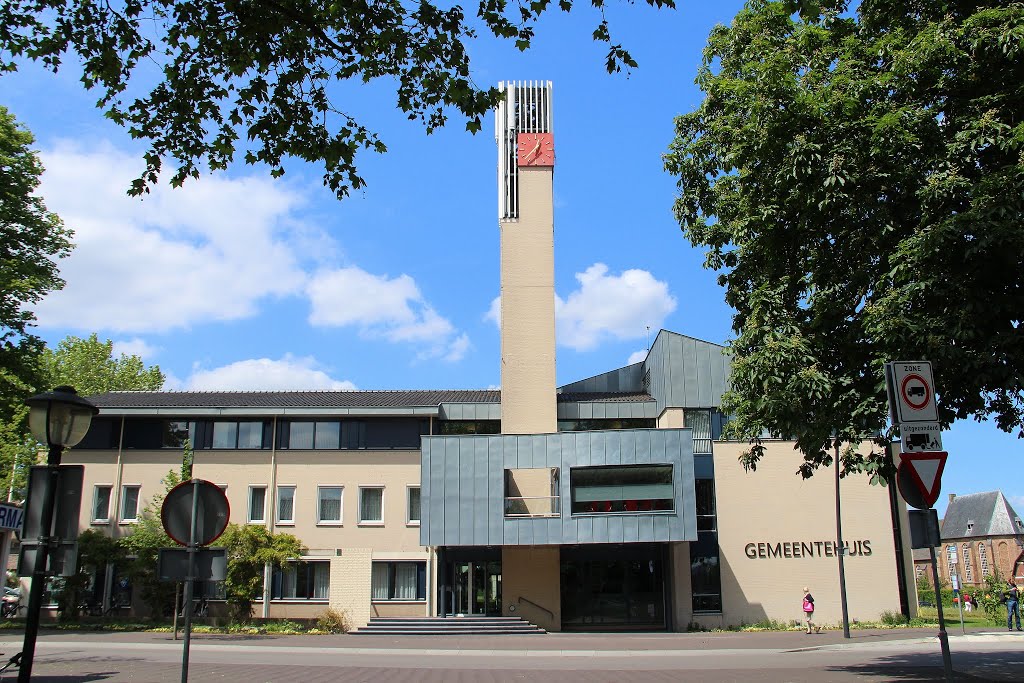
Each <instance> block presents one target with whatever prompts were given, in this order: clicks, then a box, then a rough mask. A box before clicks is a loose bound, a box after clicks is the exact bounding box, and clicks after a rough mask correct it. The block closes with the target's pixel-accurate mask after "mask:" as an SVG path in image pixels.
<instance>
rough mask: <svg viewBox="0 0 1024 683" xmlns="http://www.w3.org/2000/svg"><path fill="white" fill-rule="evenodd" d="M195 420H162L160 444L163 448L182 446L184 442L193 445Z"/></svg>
mask: <svg viewBox="0 0 1024 683" xmlns="http://www.w3.org/2000/svg"><path fill="white" fill-rule="evenodd" d="M195 432H196V423H195V422H184V421H178V420H167V421H166V422H164V428H163V437H162V445H163V447H164V448H182V447H183V446H184V445H185V444H192V446H193V448H194V447H195Z"/></svg>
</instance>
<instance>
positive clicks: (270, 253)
mask: <svg viewBox="0 0 1024 683" xmlns="http://www.w3.org/2000/svg"><path fill="white" fill-rule="evenodd" d="M42 157H43V161H44V164H45V166H46V169H47V170H46V172H45V174H44V175H43V181H42V186H41V189H40V191H41V194H42V195H43V197H44V198H45V200H46V204H47V207H48V208H49V209H50V210H51V211H54V212H56V213H58V214H59V215H60V216H61V217H62V218H63V219H64V223H65V224H66V225H67V226H68V227H70V228H72V229H73V230H74V231H75V236H74V242H75V245H76V246H75V249H74V251H73V252H72V254H71V256H70V257H69V258H67V259H65V260H63V261H62V262H61V264H60V269H61V276H62V277H63V278H64V279H65V280H66V282H67V285H66V287H65V288H64V289H63V290H62V291H59V292H54V293H53V294H51V295H49V296H47V297H46V298H45V299H44V300H43V301H42V302H41V303H40V304H39V305H38V306H37V307H36V314H37V316H38V319H39V324H40V326H41V327H67V328H71V329H77V330H88V331H94V330H113V331H117V332H159V331H167V330H171V329H176V328H186V327H189V326H190V325H193V324H196V323H201V322H205V321H218V320H235V319H239V318H245V317H248V316H252V315H254V314H255V313H256V312H257V308H258V304H259V302H260V300H261V299H264V298H266V297H277V296H288V295H293V294H297V293H300V292H301V291H302V285H303V284H304V282H305V279H306V276H305V274H304V272H303V270H302V268H301V266H300V263H299V261H300V258H299V253H300V252H299V248H298V247H297V246H296V245H301V244H305V243H309V242H313V243H317V240H318V236H317V235H318V231H316V230H313V229H311V228H309V227H308V226H305V225H302V224H301V223H299V222H298V221H296V220H295V219H294V218H293V213H294V211H295V210H296V209H297V208H298V207H299V206H300V205H301V204H302V203H303V197H302V195H301V194H300V193H299V192H297V191H295V190H293V189H291V188H290V187H289V186H288V185H287V184H285V183H283V182H273V181H271V180H270V179H267V178H262V177H257V176H248V177H241V178H229V177H227V176H224V175H216V176H204V177H203V178H202V179H201V180H198V181H190V182H188V183H186V184H185V186H184V187H182V188H178V189H173V188H171V187H170V186H169V185H168V184H166V183H163V184H160V185H158V186H155V187H153V188H152V193H151V194H149V195H147V196H145V197H144V198H142V199H139V198H135V197H128V196H126V195H125V189H126V188H127V187H128V184H129V182H130V180H131V179H132V178H133V177H134V176H135V175H136V174H137V172H138V170H139V162H138V160H137V158H136V157H134V156H130V155H128V154H125V153H123V152H120V151H118V150H116V149H114V148H112V147H111V146H109V145H99V146H96V147H94V148H92V149H86V148H84V147H83V146H81V145H77V144H72V143H61V144H60V145H58V146H57V147H56V149H54V150H51V151H49V152H44V153H43V154H42ZM325 251H327V249H326V247H324V246H323V245H322V244H320V246H318V249H317V253H319V254H323V253H325Z"/></svg>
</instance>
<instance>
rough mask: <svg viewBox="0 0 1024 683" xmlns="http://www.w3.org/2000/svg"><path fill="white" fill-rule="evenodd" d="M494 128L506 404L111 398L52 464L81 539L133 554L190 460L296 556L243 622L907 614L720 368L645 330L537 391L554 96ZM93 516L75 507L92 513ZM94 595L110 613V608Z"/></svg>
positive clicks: (700, 348) (883, 560)
mask: <svg viewBox="0 0 1024 683" xmlns="http://www.w3.org/2000/svg"><path fill="white" fill-rule="evenodd" d="M501 87H502V88H503V89H504V91H505V93H506V100H505V101H504V102H503V103H502V105H501V106H500V107H499V109H498V111H497V113H496V137H497V143H498V199H499V201H498V205H499V210H498V213H499V234H500V241H501V264H500V272H501V371H502V376H501V390H500V392H499V391H448V390H431V391H374V392H213V393H192V392H116V393H110V394H104V395H101V396H96V397H92V400H93V401H94V402H95V403H96V405H97V406H98V407H99V408H100V415H99V416H98V418H97V419H96V420H95V423H94V425H93V427H92V429H91V430H90V433H89V435H88V436H87V437H86V440H85V441H84V442H83V443H82V444H80V445H79V446H78V447H76V448H75V449H74V450H73V451H71V452H70V453H68V455H67V456H66V457H65V462H67V463H81V464H84V465H85V477H86V482H85V489H84V490H85V492H86V493H85V494H84V501H83V506H82V520H81V522H82V527H83V528H99V529H104V530H106V531H107V532H108V533H110V534H112V535H118V534H122V533H127V532H129V530H130V525H131V523H132V522H133V520H135V519H137V518H138V515H139V511H140V509H141V508H142V506H144V505H145V502H146V501H147V500H149V499H151V498H152V496H153V495H154V494H158V493H162V492H163V485H162V484H161V479H162V478H163V477H164V476H165V475H166V474H167V472H168V471H169V470H171V469H176V468H178V467H179V466H180V462H181V452H182V447H183V445H184V444H185V443H189V444H191V445H192V447H193V448H194V453H195V457H194V468H193V474H194V476H196V477H199V478H202V479H207V480H209V481H212V482H214V483H216V484H218V485H221V486H222V487H224V489H225V492H226V494H227V497H228V500H229V502H230V504H231V519H232V521H233V522H236V523H239V524H258V525H264V526H266V527H267V528H268V529H270V530H272V531H274V532H288V533H292V534H294V535H296V536H297V537H299V538H300V539H301V540H302V542H303V543H304V545H305V546H306V548H307V549H308V550H307V552H306V553H305V555H304V556H303V557H301V558H296V559H295V561H294V562H293V563H291V564H290V565H289V566H288V567H287V568H285V569H275V568H268V569H267V572H266V576H265V581H264V599H263V601H262V602H261V603H260V604H259V606H258V610H259V613H258V616H266V617H284V616H288V617H314V616H316V615H317V614H318V613H320V612H322V611H323V610H324V609H325V608H326V607H328V606H330V607H334V608H339V609H344V610H345V612H346V613H347V614H348V617H349V620H350V622H351V623H352V624H354V625H356V626H359V625H362V624H365V623H366V622H367V621H368V620H369V619H370V618H372V617H376V616H399V615H408V616H449V617H459V616H466V615H510V616H511V615H516V616H522V617H523V618H525V619H527V620H529V621H531V622H533V623H535V624H538V625H539V626H542V627H544V628H547V629H549V630H610V629H615V630H685V629H687V628H689V627H691V626H694V625H696V626H700V627H714V626H726V625H735V624H740V623H754V622H757V621H762V620H765V619H775V620H782V621H790V620H795V619H799V618H800V616H801V613H800V604H801V598H802V595H803V593H802V589H803V587H804V586H808V587H810V588H811V590H812V591H813V592H814V594H815V597H816V598H817V603H816V604H817V607H818V613H817V616H818V618H819V619H820V621H822V622H823V623H828V622H837V621H839V619H840V599H839V595H838V569H837V564H838V559H837V558H838V554H839V553H840V552H844V553H845V555H846V577H847V591H848V599H849V605H850V615H851V617H853V618H859V619H862V620H866V619H877V618H878V616H879V615H880V614H881V613H882V612H884V611H904V612H907V611H908V610H909V611H911V612H912V611H913V610H914V609H915V608H916V599H914V598H915V596H914V595H913V590H914V586H913V569H912V562H911V560H910V554H909V550H907V551H904V548H907V549H909V539H908V538H907V534H906V532H905V529H906V524H905V517H906V511H905V507H904V506H903V505H902V503H901V502H900V501H898V500H896V498H894V496H893V491H892V490H891V489H886V488H884V487H873V486H870V485H868V483H867V479H866V478H864V477H858V476H851V477H847V478H845V479H844V480H843V481H842V485H841V486H842V498H843V505H844V508H843V510H844V512H843V529H844V535H845V538H844V544H843V546H844V547H842V548H840V546H839V544H838V543H837V541H836V539H835V503H834V500H835V489H834V486H835V484H834V482H833V480H832V478H831V477H829V476H817V477H813V478H812V479H809V480H803V479H801V478H800V477H799V476H798V475H797V474H796V470H797V467H798V465H799V464H800V461H801V459H800V456H799V453H798V452H797V451H795V450H794V444H793V442H789V441H771V440H769V441H767V442H766V447H767V453H766V456H765V458H764V460H763V462H762V464H761V465H759V466H758V469H757V471H756V472H746V471H744V470H743V468H742V466H741V465H740V464H739V461H738V456H739V454H740V452H741V451H742V450H743V445H742V444H737V443H730V442H726V441H723V440H722V439H721V435H722V428H723V423H724V420H725V417H724V416H723V414H722V412H721V397H722V394H723V393H724V391H725V390H726V388H727V384H728V380H729V362H728V356H727V355H726V354H725V349H724V348H723V347H722V346H720V345H717V344H713V343H710V342H706V341H701V340H698V339H693V338H691V337H687V336H684V335H681V334H677V333H674V332H669V331H666V330H662V331H660V332H659V334H658V335H657V337H656V338H655V340H654V342H653V344H652V345H651V348H650V350H649V352H648V355H647V357H646V359H645V360H644V361H642V362H640V363H635V364H633V365H629V366H626V367H622V368H615V369H611V370H609V371H608V372H605V373H602V374H599V375H597V376H594V377H590V378H587V379H583V380H580V381H577V382H573V383H570V384H567V385H564V386H561V387H558V386H556V381H555V375H556V373H555V331H554V330H555V326H554V221H553V215H554V213H553V202H552V196H553V194H552V188H553V174H554V164H555V156H554V152H555V147H554V132H553V120H552V115H551V111H552V107H551V94H552V89H551V85H550V83H547V82H516V83H504V84H502V85H501ZM90 496H91V498H90ZM110 574H111V575H110V576H105V577H104V581H103V582H98V585H99V584H101V583H102V584H105V586H106V587H105V588H104V599H105V600H108V601H109V600H111V599H113V597H115V596H114V593H116V592H117V590H118V589H119V587H120V589H121V590H124V588H123V582H121V581H119V580H118V579H117V577H115V576H113V575H112V573H110Z"/></svg>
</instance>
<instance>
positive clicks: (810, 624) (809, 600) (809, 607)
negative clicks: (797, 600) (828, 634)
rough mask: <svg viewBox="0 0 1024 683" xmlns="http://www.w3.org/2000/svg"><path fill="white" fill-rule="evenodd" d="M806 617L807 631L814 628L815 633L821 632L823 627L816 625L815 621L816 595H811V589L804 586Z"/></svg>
mask: <svg viewBox="0 0 1024 683" xmlns="http://www.w3.org/2000/svg"><path fill="white" fill-rule="evenodd" d="M804 618H805V619H806V621H807V632H808V633H810V632H811V631H812V630H813V631H814V632H815V633H821V627H820V626H815V625H814V621H812V620H813V619H814V596H813V595H811V592H810V590H808V589H807V588H806V587H805V588H804Z"/></svg>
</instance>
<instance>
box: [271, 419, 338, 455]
mask: <svg viewBox="0 0 1024 683" xmlns="http://www.w3.org/2000/svg"><path fill="white" fill-rule="evenodd" d="M282 430H283V431H282V435H281V447H282V448H290V449H292V450H311V449H313V448H317V449H320V450H327V449H330V450H337V449H338V448H339V447H340V446H341V423H340V422H338V421H337V420H334V421H331V422H302V421H297V420H296V421H293V422H289V423H286V424H284V425H282ZM284 430H286V431H284Z"/></svg>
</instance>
